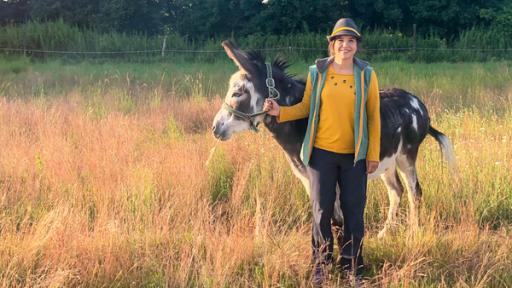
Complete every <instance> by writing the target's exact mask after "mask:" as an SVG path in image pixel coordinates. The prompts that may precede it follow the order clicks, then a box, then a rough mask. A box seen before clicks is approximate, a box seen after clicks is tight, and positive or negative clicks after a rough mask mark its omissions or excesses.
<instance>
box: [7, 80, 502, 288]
mask: <svg viewBox="0 0 512 288" xmlns="http://www.w3.org/2000/svg"><path fill="white" fill-rule="evenodd" d="M46 77H50V76H46ZM222 85H227V83H222ZM410 85H412V86H414V83H411V84H410ZM418 85H419V84H418ZM419 86H421V85H419ZM103 87H108V85H107V86H103ZM482 89H483V88H482ZM507 89H508V90H507ZM127 91H128V90H127V88H126V87H123V86H119V85H114V86H112V87H111V88H109V89H106V90H105V91H103V93H102V94H101V95H96V96H95V97H91V96H90V95H88V94H86V93H87V92H83V91H80V90H72V91H71V92H67V93H66V95H61V96H56V97H53V98H46V97H43V98H41V97H37V98H33V97H28V98H23V99H21V98H16V97H14V98H13V97H9V98H5V97H3V98H0V127H2V128H1V129H0V143H1V147H2V150H1V152H0V205H1V207H0V213H1V214H0V285H1V286H2V287H278V286H284V287H308V286H309V285H310V284H309V260H310V259H309V258H310V247H309V243H310V214H309V202H308V201H309V200H308V198H307V195H305V193H304V191H303V188H302V186H301V184H300V183H299V181H298V180H297V179H295V178H294V176H293V175H292V174H291V171H290V169H289V168H288V166H287V163H286V161H285V159H284V157H283V154H282V152H281V151H280V149H279V147H278V146H277V145H276V144H275V143H274V142H273V140H272V138H271V137H270V135H269V133H268V132H267V131H263V133H260V134H253V133H251V132H247V133H242V134H240V135H237V136H236V137H235V138H234V139H233V140H232V141H229V142H222V143H221V142H217V141H216V140H215V139H214V138H213V137H212V135H211V133H210V132H209V126H210V124H211V120H212V119H213V115H214V114H215V113H216V111H217V109H218V108H219V107H220V106H221V100H220V99H219V98H217V97H213V98H211V100H205V99H203V98H197V97H195V98H194V97H193V98H188V100H186V99H185V100H183V99H178V98H176V97H175V96H173V94H172V93H171V94H166V93H167V92H166V91H160V90H158V87H156V88H155V89H154V90H151V89H148V90H144V89H142V91H143V92H141V94H144V95H150V96H148V97H146V98H140V99H135V100H137V101H135V100H134V98H133V94H131V93H127ZM144 91H146V92H144ZM147 91H153V92H147ZM499 91H500V92H499V93H498V92H496V90H492V91H490V90H488V91H487V92H488V93H487V94H486V95H488V97H489V99H488V100H489V101H493V100H494V99H498V98H499V99H503V97H505V99H507V97H508V99H509V101H508V102H506V104H504V107H500V114H499V116H497V114H496V113H494V112H493V111H494V109H493V107H491V106H489V107H487V108H489V109H487V108H486V107H473V108H471V107H468V108H464V107H462V108H460V109H456V110H451V109H446V108H445V107H446V106H444V105H445V104H443V103H444V102H443V101H440V100H439V99H440V98H439V97H438V94H436V93H440V95H441V96H447V95H446V94H445V93H444V92H443V91H441V92H436V90H435V89H431V90H430V91H425V92H426V93H425V94H424V95H421V97H422V98H423V99H424V100H425V102H426V103H428V104H429V108H430V110H431V111H434V112H433V113H432V118H433V124H434V125H435V127H436V128H438V129H439V130H441V131H443V132H445V133H446V134H447V135H448V136H449V137H450V138H451V140H452V141H453V143H454V146H455V152H456V156H457V160H458V164H459V175H458V177H459V178H454V177H453V175H452V174H450V172H449V170H448V168H447V167H446V165H445V163H444V162H443V161H442V159H441V155H440V152H439V149H438V147H437V144H436V143H435V141H433V140H432V139H427V140H426V141H425V144H424V146H422V149H421V152H420V159H419V161H418V166H419V167H418V169H419V176H420V181H421V183H422V186H423V189H424V201H423V204H422V209H421V211H420V217H421V227H420V229H419V231H416V232H411V231H408V229H407V223H406V219H407V217H406V212H407V209H406V207H404V206H406V205H407V203H406V202H407V201H403V203H402V204H403V205H402V208H401V211H400V214H401V215H400V217H399V219H400V221H401V222H402V225H400V226H399V227H397V229H396V231H395V233H394V234H393V235H390V236H389V237H387V238H385V239H384V240H381V241H379V240H377V239H376V234H377V232H378V229H380V228H381V227H382V225H383V221H384V217H385V215H386V209H387V195H386V192H385V188H384V186H383V185H382V184H381V183H380V182H378V181H375V182H372V183H370V188H369V200H368V205H367V207H368V209H367V214H366V219H367V228H368V233H367V239H366V242H365V243H366V244H365V256H366V259H367V262H368V268H369V269H368V270H369V271H368V272H367V278H368V279H367V283H368V286H382V287H418V286H420V287H510V286H512V252H510V251H512V238H511V227H512V226H511V225H512V173H511V171H512V162H511V160H512V149H511V148H510V142H511V139H512V104H511V103H510V99H512V88H510V87H508V88H507V87H505V88H503V89H501V90H499ZM128 92H129V91H128ZM429 92H430V93H429ZM503 93H505V96H504V95H503ZM151 95H153V96H154V95H157V96H158V95H159V96H158V97H153V96H151ZM479 95H480V94H479ZM482 95H483V94H482ZM493 95H496V96H493ZM155 99H156V100H155ZM477 100H478V102H477V103H481V102H480V100H481V99H480V98H479V97H478V98H477ZM500 101H501V100H500ZM500 103H501V102H500ZM213 147H215V149H214V150H213V152H212V153H210V152H211V149H212V148H213ZM210 156H211V159H210V161H209V162H208V164H206V160H207V159H208V158H209V157H210ZM456 179H458V180H456ZM331 275H332V278H331V279H330V282H329V283H328V285H327V286H339V285H341V284H342V283H343V282H342V280H341V279H340V277H339V275H338V273H336V272H335V271H333V273H332V274H331Z"/></svg>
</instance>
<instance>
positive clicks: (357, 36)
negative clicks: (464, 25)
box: [327, 30, 361, 41]
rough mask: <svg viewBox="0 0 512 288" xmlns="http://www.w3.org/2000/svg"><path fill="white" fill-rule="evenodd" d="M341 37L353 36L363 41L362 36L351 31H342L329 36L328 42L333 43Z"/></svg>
mask: <svg viewBox="0 0 512 288" xmlns="http://www.w3.org/2000/svg"><path fill="white" fill-rule="evenodd" d="M339 36H353V37H354V38H356V39H358V40H360V39H361V36H359V35H357V34H356V33H355V32H353V31H350V30H342V31H340V32H338V33H336V34H334V35H329V36H327V40H328V41H332V40H333V39H335V38H336V37H339Z"/></svg>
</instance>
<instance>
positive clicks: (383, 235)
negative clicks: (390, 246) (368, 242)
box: [377, 227, 388, 239]
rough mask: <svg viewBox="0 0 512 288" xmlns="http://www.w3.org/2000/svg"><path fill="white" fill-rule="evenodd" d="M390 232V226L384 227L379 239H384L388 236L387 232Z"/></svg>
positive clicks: (378, 236)
mask: <svg viewBox="0 0 512 288" xmlns="http://www.w3.org/2000/svg"><path fill="white" fill-rule="evenodd" d="M387 233H388V228H387V227H384V228H383V229H382V230H380V232H379V234H377V239H383V238H384V237H386V234H387Z"/></svg>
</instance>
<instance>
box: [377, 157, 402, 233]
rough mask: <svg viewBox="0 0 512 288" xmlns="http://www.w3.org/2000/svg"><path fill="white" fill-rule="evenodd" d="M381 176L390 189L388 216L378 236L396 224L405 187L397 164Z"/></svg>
mask: <svg viewBox="0 0 512 288" xmlns="http://www.w3.org/2000/svg"><path fill="white" fill-rule="evenodd" d="M380 177H381V179H382V181H384V184H385V185H386V188H387V189H388V197H389V210H388V218H387V219H386V223H385V224H384V228H382V230H380V232H379V234H378V235H377V237H378V238H383V237H384V236H385V235H386V233H387V231H388V230H390V229H391V228H392V227H393V226H395V225H396V218H397V214H398V205H399V204H400V198H401V197H402V193H403V191H404V187H403V185H402V182H400V178H399V177H398V173H397V170H396V166H395V165H393V166H392V167H390V168H389V169H388V170H386V172H384V174H382V175H381V176H380Z"/></svg>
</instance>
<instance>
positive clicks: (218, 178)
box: [207, 149, 235, 204]
mask: <svg viewBox="0 0 512 288" xmlns="http://www.w3.org/2000/svg"><path fill="white" fill-rule="evenodd" d="M207 169H208V186H209V191H210V202H211V203H212V204H215V203H217V202H222V201H226V200H227V199H228V197H229V195H230V193H231V188H232V186H233V177H234V175H235V169H234V167H233V164H232V163H231V162H230V161H229V159H228V158H227V157H226V154H225V152H224V151H223V150H221V149H217V150H216V151H215V153H214V154H213V155H212V158H211V159H210V161H209V162H208V167H207Z"/></svg>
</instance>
